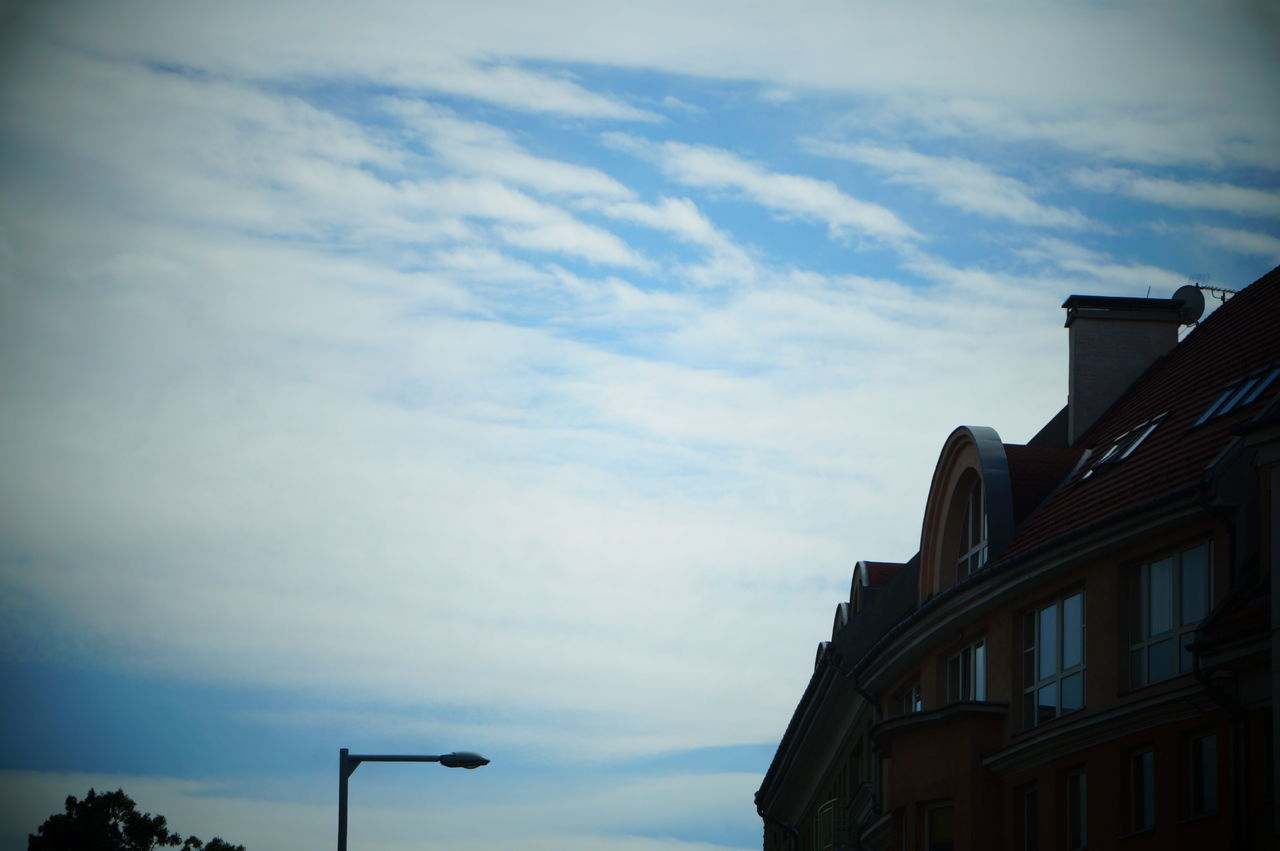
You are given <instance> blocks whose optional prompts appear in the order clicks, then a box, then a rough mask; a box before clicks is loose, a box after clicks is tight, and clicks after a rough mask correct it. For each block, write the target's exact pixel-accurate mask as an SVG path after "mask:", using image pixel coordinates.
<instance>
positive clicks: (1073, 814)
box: [1062, 768, 1089, 851]
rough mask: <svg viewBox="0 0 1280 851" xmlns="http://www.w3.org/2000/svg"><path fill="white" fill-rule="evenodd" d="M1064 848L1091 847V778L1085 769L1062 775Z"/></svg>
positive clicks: (1079, 849)
mask: <svg viewBox="0 0 1280 851" xmlns="http://www.w3.org/2000/svg"><path fill="white" fill-rule="evenodd" d="M1077 781H1078V788H1077V786H1076V782H1077ZM1062 847H1063V848H1064V849H1066V851H1084V849H1087V848H1088V847H1089V776H1088V773H1087V772H1086V771H1085V769H1084V768H1073V769H1070V770H1068V771H1066V772H1064V773H1063V774H1062Z"/></svg>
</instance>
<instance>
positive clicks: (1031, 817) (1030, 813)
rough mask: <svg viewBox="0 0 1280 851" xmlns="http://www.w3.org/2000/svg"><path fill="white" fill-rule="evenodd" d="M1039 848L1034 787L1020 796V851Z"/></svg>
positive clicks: (1038, 822)
mask: <svg viewBox="0 0 1280 851" xmlns="http://www.w3.org/2000/svg"><path fill="white" fill-rule="evenodd" d="M1039 847H1040V802H1039V800H1037V797H1036V787H1034V786H1032V787H1031V788H1030V789H1028V790H1027V791H1026V792H1024V793H1023V794H1022V851H1037V849H1038V848H1039Z"/></svg>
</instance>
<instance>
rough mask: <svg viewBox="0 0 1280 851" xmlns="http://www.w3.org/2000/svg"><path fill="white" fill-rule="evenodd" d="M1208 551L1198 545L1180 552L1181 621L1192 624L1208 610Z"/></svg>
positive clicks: (1206, 548)
mask: <svg viewBox="0 0 1280 851" xmlns="http://www.w3.org/2000/svg"><path fill="white" fill-rule="evenodd" d="M1208 575H1209V553H1208V547H1205V546H1203V545H1202V546H1199V547H1196V548H1194V549H1190V550H1187V551H1186V552H1184V553H1183V554H1182V623H1183V624H1184V625H1186V624H1193V623H1195V622H1196V621H1198V620H1200V619H1201V618H1203V617H1204V615H1205V612H1207V611H1208V610H1209V598H1208V591H1209V582H1208Z"/></svg>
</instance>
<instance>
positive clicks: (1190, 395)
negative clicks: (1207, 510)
mask: <svg viewBox="0 0 1280 851" xmlns="http://www.w3.org/2000/svg"><path fill="white" fill-rule="evenodd" d="M1275 364H1280V267H1277V268H1276V269H1273V270H1272V271H1271V272H1269V273H1267V274H1266V275H1264V276H1263V277H1262V278H1260V279H1259V280H1258V281H1256V282H1255V283H1253V284H1252V285H1251V286H1249V287H1247V288H1246V289H1244V290H1243V291H1241V292H1240V293H1239V294H1237V295H1235V296H1234V297H1232V298H1230V299H1229V300H1228V301H1227V302H1226V303H1225V304H1223V305H1222V306H1221V307H1219V308H1218V309H1217V310H1216V311H1215V312H1214V313H1213V314H1211V315H1210V316H1209V317H1208V318H1207V319H1205V320H1204V322H1202V323H1201V324H1200V325H1199V327H1197V328H1195V329H1193V330H1192V331H1191V333H1190V334H1188V335H1187V336H1186V338H1185V339H1184V340H1183V341H1182V342H1181V343H1179V344H1178V345H1177V346H1175V347H1174V348H1173V349H1172V350H1171V351H1170V352H1169V353H1168V354H1167V355H1165V356H1164V357H1162V358H1160V359H1159V360H1157V361H1156V362H1155V363H1154V364H1152V365H1151V367H1150V368H1149V369H1148V370H1147V371H1146V372H1145V373H1144V374H1143V375H1142V376H1141V377H1140V378H1139V379H1138V380H1137V381H1136V382H1134V384H1133V386H1132V387H1130V388H1129V389H1128V390H1127V391H1125V393H1124V394H1123V395H1121V397H1120V398H1119V399H1118V400H1117V401H1116V403H1115V404H1114V405H1112V407H1111V408H1110V409H1109V410H1108V411H1107V412H1106V413H1105V414H1103V415H1102V416H1101V417H1100V418H1099V419H1098V422H1096V423H1095V424H1094V425H1093V426H1092V427H1090V429H1089V430H1088V431H1087V432H1085V433H1084V434H1083V435H1081V438H1080V440H1079V441H1078V442H1077V448H1079V449H1086V448H1087V449H1091V450H1092V451H1093V456H1092V457H1097V456H1098V454H1099V453H1101V452H1103V451H1105V450H1106V448H1107V447H1108V446H1110V445H1111V444H1112V443H1113V442H1114V441H1115V440H1116V439H1117V438H1119V437H1120V436H1122V435H1124V434H1125V433H1126V432H1128V431H1130V430H1131V429H1133V428H1135V427H1136V426H1139V425H1141V424H1143V423H1145V422H1148V421H1150V420H1151V419H1152V418H1154V417H1156V416H1158V415H1161V414H1164V415H1165V417H1164V419H1163V420H1161V422H1160V424H1159V425H1158V426H1157V427H1156V429H1155V430H1154V431H1153V432H1152V433H1151V434H1150V435H1149V436H1148V437H1147V438H1146V439H1145V440H1144V441H1142V443H1141V444H1140V445H1139V446H1138V447H1137V449H1135V450H1134V452H1133V454H1132V455H1130V456H1129V457H1127V458H1125V459H1124V460H1123V461H1121V462H1120V463H1118V464H1115V465H1114V466H1113V467H1112V468H1111V469H1108V470H1106V471H1104V472H1100V473H1098V474H1096V475H1093V476H1089V477H1088V478H1084V477H1083V474H1082V471H1077V472H1076V473H1075V474H1074V475H1073V476H1072V478H1071V479H1070V480H1069V481H1064V482H1063V483H1062V486H1061V487H1060V488H1059V489H1058V490H1057V491H1056V492H1055V493H1054V494H1053V495H1052V496H1051V497H1050V498H1049V499H1048V500H1047V501H1046V502H1045V503H1044V504H1043V505H1042V506H1041V507H1040V509H1039V510H1038V511H1036V512H1035V513H1034V514H1033V516H1031V517H1030V519H1029V520H1028V521H1027V522H1026V524H1025V525H1023V526H1022V528H1020V529H1019V530H1018V531H1017V532H1016V533H1015V535H1014V538H1013V540H1012V541H1011V542H1010V544H1009V547H1008V548H1007V549H1006V550H1005V553H1004V556H1003V558H1002V559H1001V560H1002V561H1003V560H1007V559H1009V558H1012V557H1015V556H1017V555H1019V554H1020V553H1025V552H1026V551H1027V550H1030V549H1032V548H1034V547H1037V546H1039V545H1042V544H1046V543H1048V542H1050V541H1053V540H1055V539H1057V538H1059V537H1061V536H1063V535H1067V534H1069V533H1071V532H1073V531H1075V530H1078V529H1084V528H1086V527H1089V526H1092V525H1094V524H1097V523H1101V522H1103V521H1105V520H1107V519H1108V518H1110V517H1114V516H1117V515H1119V514H1121V513H1123V512H1125V511H1128V510H1132V509H1137V508H1140V507H1142V506H1143V505H1146V504H1149V503H1154V502H1156V501H1158V500H1160V499H1164V498H1168V497H1170V496H1172V495H1174V494H1177V493H1179V492H1182V491H1184V490H1187V489H1190V488H1192V487H1194V486H1195V485H1197V484H1198V483H1199V482H1200V481H1201V480H1202V477H1203V475H1204V473H1205V470H1206V468H1207V467H1208V466H1209V465H1210V464H1211V462H1212V461H1213V460H1214V458H1216V457H1217V456H1218V454H1219V453H1221V452H1222V450H1223V449H1224V448H1226V446H1227V445H1228V444H1229V443H1230V442H1231V440H1232V439H1233V429H1235V428H1236V427H1237V426H1239V425H1240V424H1241V422H1242V421H1244V420H1248V419H1249V418H1250V417H1251V416H1254V415H1256V414H1257V412H1258V410H1259V409H1261V408H1262V407H1265V405H1266V403H1267V401H1268V400H1269V399H1270V398H1272V397H1274V396H1275V395H1276V394H1277V392H1280V381H1275V382H1273V383H1272V385H1271V386H1270V387H1268V388H1267V390H1266V392H1265V393H1264V394H1263V395H1262V396H1261V397H1260V398H1259V399H1258V400H1257V402H1256V403H1255V404H1253V405H1250V406H1248V407H1247V408H1245V409H1241V410H1238V411H1233V412H1232V413H1230V414H1228V415H1227V416H1224V417H1221V418H1219V419H1215V420H1211V421H1209V422H1207V423H1204V424H1203V425H1199V426H1196V425H1195V423H1196V421H1197V420H1198V419H1199V418H1200V416H1201V414H1203V413H1204V412H1205V410H1206V409H1207V408H1208V407H1209V405H1210V404H1212V403H1213V402H1214V400H1216V399H1217V398H1218V397H1219V396H1220V395H1221V393H1222V391H1223V390H1224V389H1225V388H1226V387H1227V386H1228V385H1229V384H1231V383H1232V382H1234V381H1237V380H1238V379H1240V378H1243V377H1245V376H1247V375H1249V374H1250V373H1253V372H1256V371H1257V370H1260V369H1263V368H1264V367H1268V366H1272V365H1275ZM1087 464H1088V460H1087V459H1086V461H1085V463H1084V464H1082V465H1081V466H1082V467H1087Z"/></svg>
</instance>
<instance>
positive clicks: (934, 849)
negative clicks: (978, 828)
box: [928, 807, 956, 851]
mask: <svg viewBox="0 0 1280 851" xmlns="http://www.w3.org/2000/svg"><path fill="white" fill-rule="evenodd" d="M928 816H929V826H928V830H929V844H928V849H929V851H952V849H954V848H955V847H956V840H955V811H954V810H953V809H952V808H951V807H934V808H933V809H931V810H929V812H928Z"/></svg>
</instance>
